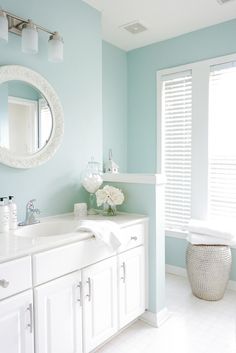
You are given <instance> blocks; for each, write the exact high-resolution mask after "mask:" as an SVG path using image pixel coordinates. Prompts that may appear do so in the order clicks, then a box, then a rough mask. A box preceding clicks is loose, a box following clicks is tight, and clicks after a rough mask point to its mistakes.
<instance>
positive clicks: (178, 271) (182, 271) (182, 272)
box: [166, 264, 236, 291]
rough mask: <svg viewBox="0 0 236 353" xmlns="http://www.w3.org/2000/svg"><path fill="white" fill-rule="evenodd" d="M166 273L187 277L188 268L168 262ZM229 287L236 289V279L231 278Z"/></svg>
mask: <svg viewBox="0 0 236 353" xmlns="http://www.w3.org/2000/svg"><path fill="white" fill-rule="evenodd" d="M166 273H170V274H172V275H176V276H181V277H187V270H186V268H183V267H178V266H173V265H167V264H166ZM227 288H228V289H230V290H234V291H236V281H232V280H230V281H229V283H228V286H227Z"/></svg>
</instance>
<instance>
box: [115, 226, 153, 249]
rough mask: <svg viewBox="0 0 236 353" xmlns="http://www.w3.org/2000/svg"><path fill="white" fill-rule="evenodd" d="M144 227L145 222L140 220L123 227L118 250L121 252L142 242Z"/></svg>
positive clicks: (144, 232)
mask: <svg viewBox="0 0 236 353" xmlns="http://www.w3.org/2000/svg"><path fill="white" fill-rule="evenodd" d="M146 227H147V226H146V223H145V222H142V223H138V224H134V225H132V226H128V227H125V228H123V229H122V230H121V236H120V241H121V244H122V245H121V246H120V247H119V249H118V252H119V253H121V252H123V251H126V250H129V249H132V248H135V247H136V246H139V245H142V244H144V239H145V238H144V237H145V234H146V229H147V228H146Z"/></svg>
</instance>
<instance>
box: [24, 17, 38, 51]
mask: <svg viewBox="0 0 236 353" xmlns="http://www.w3.org/2000/svg"><path fill="white" fill-rule="evenodd" d="M21 49H22V51H23V53H27V54H37V52H38V31H37V27H36V26H35V25H34V24H33V22H32V21H31V20H29V21H28V23H26V24H24V26H23V29H22V39H21Z"/></svg>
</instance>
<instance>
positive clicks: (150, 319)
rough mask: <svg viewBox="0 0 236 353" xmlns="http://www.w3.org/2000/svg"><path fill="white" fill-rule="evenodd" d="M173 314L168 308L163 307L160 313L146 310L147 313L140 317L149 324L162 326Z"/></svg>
mask: <svg viewBox="0 0 236 353" xmlns="http://www.w3.org/2000/svg"><path fill="white" fill-rule="evenodd" d="M170 316H171V313H170V312H169V310H168V309H167V308H163V309H162V310H160V311H159V312H158V313H153V312H152V311H148V310H147V311H145V313H144V314H143V315H142V316H141V317H140V320H142V321H144V322H146V323H147V324H148V325H150V326H153V327H160V326H161V325H162V324H164V322H165V321H166V320H168V319H169V318H170Z"/></svg>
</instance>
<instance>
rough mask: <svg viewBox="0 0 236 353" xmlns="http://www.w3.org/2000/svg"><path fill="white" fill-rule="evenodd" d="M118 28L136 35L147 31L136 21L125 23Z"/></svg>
mask: <svg viewBox="0 0 236 353" xmlns="http://www.w3.org/2000/svg"><path fill="white" fill-rule="evenodd" d="M120 28H123V29H126V31H128V32H130V33H132V34H138V33H141V32H144V31H146V30H147V27H145V26H144V25H142V23H140V22H138V21H134V22H130V23H126V24H125V25H123V26H120Z"/></svg>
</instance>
